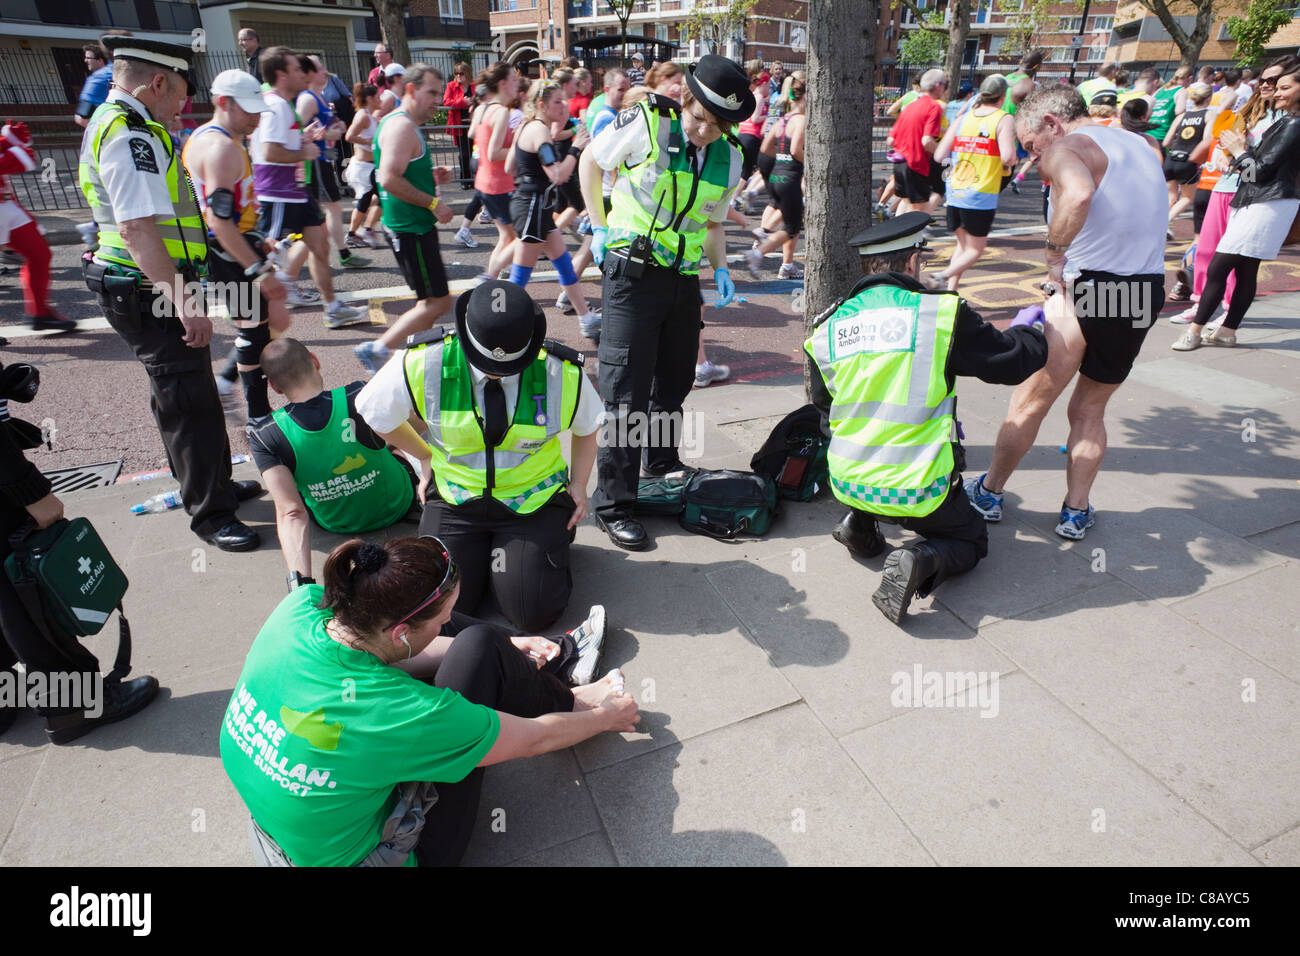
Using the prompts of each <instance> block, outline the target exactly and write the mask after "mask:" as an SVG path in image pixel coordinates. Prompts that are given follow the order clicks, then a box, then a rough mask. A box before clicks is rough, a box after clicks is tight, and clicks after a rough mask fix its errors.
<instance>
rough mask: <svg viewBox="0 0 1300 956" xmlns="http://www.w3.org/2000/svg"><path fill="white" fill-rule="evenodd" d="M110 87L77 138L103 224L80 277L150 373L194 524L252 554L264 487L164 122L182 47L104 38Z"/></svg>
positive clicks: (187, 190) (176, 95)
mask: <svg viewBox="0 0 1300 956" xmlns="http://www.w3.org/2000/svg"><path fill="white" fill-rule="evenodd" d="M103 41H104V45H105V46H106V47H107V48H108V49H109V51H110V52H111V53H112V54H113V89H112V90H111V91H110V93H109V94H108V100H107V102H105V103H104V104H103V105H101V106H100V107H99V108H98V109H97V110H96V111H95V113H94V115H93V116H92V117H91V119H90V123H89V125H88V126H87V127H86V133H85V138H84V139H83V140H82V145H81V157H80V164H79V178H80V182H81V190H82V192H83V193H85V195H86V200H87V202H88V203H89V204H90V208H91V211H92V212H93V213H94V217H95V223H96V224H97V225H98V226H99V249H98V250H97V251H96V253H95V258H94V262H93V263H90V264H88V265H87V267H86V284H87V285H88V286H89V287H90V289H91V291H92V292H95V293H97V294H99V296H100V300H101V302H102V304H103V306H104V314H105V316H106V318H107V319H108V322H109V324H110V325H111V326H112V327H113V328H114V329H115V330H116V331H117V333H118V334H119V335H120V336H122V338H123V339H124V340H125V341H126V343H127V344H128V345H130V346H131V349H132V350H133V351H134V352H135V355H136V358H138V359H139V360H140V361H141V362H142V363H143V364H144V367H145V369H146V371H147V372H148V373H149V387H150V393H151V400H150V404H151V406H152V409H153V415H154V420H155V421H156V422H157V423H158V431H159V433H160V434H161V435H162V441H163V446H164V447H165V448H166V450H167V460H168V463H169V464H170V465H171V469H172V472H173V473H174V474H175V475H176V478H177V480H178V481H179V482H180V486H181V487H180V490H181V498H182V500H183V501H184V502H185V510H186V511H187V512H188V513H189V515H190V527H191V528H192V529H193V530H194V531H195V533H196V534H198V535H199V537H201V538H203V540H205V541H207V542H209V543H210V544H215V545H216V546H217V547H219V548H221V549H222V550H224V551H250V550H252V549H253V548H256V547H257V545H258V536H257V532H256V531H253V530H252V529H250V528H248V527H246V526H245V525H244V524H243V523H242V522H240V521H239V519H238V518H237V517H236V516H235V509H236V507H237V506H238V502H239V500H241V499H242V498H247V497H252V496H253V495H255V494H257V493H258V492H259V491H260V490H261V488H260V486H259V485H258V484H257V483H256V482H234V481H232V480H231V474H230V441H229V439H228V438H227V436H226V423H225V418H224V417H223V414H222V411H221V399H220V397H219V396H218V394H217V387H216V383H215V382H214V380H213V377H212V359H211V356H210V354H209V352H208V343H209V342H210V341H211V340H212V323H211V322H210V321H209V320H208V318H207V316H206V315H205V314H204V309H203V299H202V294H201V293H200V292H199V287H198V280H199V276H200V275H201V273H202V271H203V269H204V265H205V262H206V259H207V252H208V249H207V230H206V228H205V226H204V222H203V216H202V214H201V213H200V211H199V207H198V204H197V202H196V201H195V198H194V192H193V190H192V188H191V187H190V182H189V179H188V177H187V176H186V175H185V169H184V166H183V165H182V164H181V157H180V155H179V152H178V151H177V150H176V148H175V146H174V144H173V142H172V138H171V135H170V134H169V133H168V132H167V129H166V126H165V124H166V123H168V122H170V121H171V119H172V117H173V116H175V115H177V114H178V113H179V112H180V111H181V106H182V104H183V103H184V102H185V97H186V96H187V95H191V94H193V92H194V86H193V83H192V82H190V79H189V68H190V64H189V59H188V54H189V50H188V49H187V48H185V47H178V46H174V45H172V44H169V43H160V42H158V41H155V40H142V39H138V38H136V37H121V36H106V37H104V38H103Z"/></svg>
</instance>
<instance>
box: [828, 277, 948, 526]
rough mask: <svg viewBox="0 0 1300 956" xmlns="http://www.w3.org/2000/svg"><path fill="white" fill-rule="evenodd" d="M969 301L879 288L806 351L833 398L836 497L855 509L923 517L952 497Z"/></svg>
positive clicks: (835, 315) (843, 308) (837, 314)
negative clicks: (957, 332) (961, 307)
mask: <svg viewBox="0 0 1300 956" xmlns="http://www.w3.org/2000/svg"><path fill="white" fill-rule="evenodd" d="M959 302H960V299H958V297H957V296H956V295H951V294H940V295H934V294H927V295H922V294H921V293H918V292H909V291H908V290H907V289H902V288H899V287H898V286H893V285H872V286H869V287H867V288H865V289H863V290H862V291H860V292H856V293H854V294H851V295H850V296H849V297H848V298H846V299H844V300H843V301H841V302H840V304H839V305H838V306H836V307H835V309H834V310H833V311H832V312H831V313H829V315H828V316H827V318H826V319H824V320H823V321H822V322H821V323H820V324H819V325H818V326H817V327H816V328H815V329H814V330H813V334H812V335H811V336H810V337H809V339H808V341H807V342H805V343H804V350H805V351H806V352H807V353H808V354H809V356H811V357H812V359H813V361H814V362H816V363H817V367H818V368H819V369H820V370H821V374H822V379H823V380H824V381H825V383H826V390H827V391H828V392H829V393H830V396H831V409H830V425H831V434H832V437H831V443H830V448H829V450H828V453H827V464H828V465H829V466H830V474H831V490H832V491H833V492H834V493H835V497H836V498H838V499H839V500H840V501H842V502H844V503H845V504H846V505H849V506H850V507H853V508H857V509H859V510H861V511H868V512H871V513H873V514H878V515H890V516H899V517H910V518H919V517H923V516H925V515H928V514H930V513H931V512H932V511H934V510H935V509H936V508H938V507H939V505H940V504H942V503H943V499H944V497H945V496H946V495H947V494H948V490H949V487H950V485H951V481H952V474H953V468H954V459H953V450H952V442H953V435H954V430H955V429H954V419H953V416H954V414H955V412H956V407H957V397H956V391H955V390H954V389H951V388H949V387H948V382H947V377H946V375H945V369H946V368H947V364H948V351H949V349H950V348H951V346H952V333H953V327H954V325H955V324H956V321H957V307H958V303H959Z"/></svg>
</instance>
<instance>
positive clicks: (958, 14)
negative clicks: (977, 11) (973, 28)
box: [943, 0, 971, 99]
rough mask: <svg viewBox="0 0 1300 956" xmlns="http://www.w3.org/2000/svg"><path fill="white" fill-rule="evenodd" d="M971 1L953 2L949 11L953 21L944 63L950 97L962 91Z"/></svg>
mask: <svg viewBox="0 0 1300 956" xmlns="http://www.w3.org/2000/svg"><path fill="white" fill-rule="evenodd" d="M970 4H971V0H951V3H949V5H948V9H949V10H950V11H952V21H951V22H950V23H949V24H948V54H947V56H946V57H945V58H944V61H943V71H944V73H946V74H948V97H949V98H950V99H951V98H952V97H954V96H956V95H957V91H958V90H959V89H961V60H962V57H963V56H965V55H966V38H967V37H969V36H970Z"/></svg>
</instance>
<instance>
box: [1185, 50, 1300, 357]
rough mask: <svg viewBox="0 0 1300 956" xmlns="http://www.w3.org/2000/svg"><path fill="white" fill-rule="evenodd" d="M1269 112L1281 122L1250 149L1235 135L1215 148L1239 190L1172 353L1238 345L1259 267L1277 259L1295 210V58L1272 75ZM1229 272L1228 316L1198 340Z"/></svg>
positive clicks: (1299, 203)
mask: <svg viewBox="0 0 1300 956" xmlns="http://www.w3.org/2000/svg"><path fill="white" fill-rule="evenodd" d="M1273 107H1274V109H1275V110H1276V111H1277V112H1278V113H1279V114H1280V117H1279V119H1278V120H1277V122H1275V123H1274V124H1273V125H1272V126H1271V127H1269V129H1268V131H1267V132H1265V133H1264V135H1263V136H1262V137H1261V138H1260V140H1259V145H1257V146H1255V147H1251V146H1248V145H1247V143H1246V137H1245V135H1244V134H1243V133H1241V132H1239V131H1237V130H1227V131H1225V132H1223V133H1222V134H1220V136H1219V145H1220V146H1221V147H1222V148H1223V150H1224V152H1226V153H1228V154H1229V155H1230V156H1231V157H1232V169H1233V170H1235V171H1237V172H1239V173H1240V174H1241V186H1240V187H1239V188H1238V189H1237V194H1236V195H1235V196H1234V197H1233V199H1232V214H1231V216H1230V217H1229V219H1228V227H1227V229H1226V230H1225V231H1224V233H1223V238H1222V239H1220V240H1219V245H1218V248H1217V249H1215V252H1214V258H1213V259H1211V260H1210V268H1209V271H1208V272H1207V274H1206V281H1205V290H1204V292H1203V293H1202V295H1201V301H1200V305H1199V307H1198V308H1197V311H1196V318H1195V319H1194V320H1193V324H1192V325H1190V326H1188V328H1187V331H1186V332H1185V333H1183V337H1182V338H1180V339H1179V340H1178V341H1177V342H1175V343H1174V345H1173V348H1174V350H1175V351H1178V352H1190V351H1192V350H1193V349H1198V348H1200V347H1201V346H1202V345H1220V346H1227V347H1229V348H1230V347H1232V346H1235V345H1236V344H1237V328H1238V327H1239V326H1240V325H1241V320H1242V318H1243V317H1244V316H1245V314H1246V310H1247V309H1248V308H1250V304H1251V302H1253V301H1254V299H1255V283H1256V278H1257V276H1258V274H1259V264H1260V263H1261V262H1265V261H1268V260H1271V259H1276V258H1277V254H1278V252H1279V251H1280V250H1281V248H1282V242H1283V240H1285V238H1286V235H1287V233H1288V232H1289V231H1290V229H1291V224H1292V223H1293V222H1294V221H1295V218H1296V211H1297V210H1300V60H1296V59H1294V58H1292V59H1291V60H1290V62H1289V63H1287V65H1286V72H1284V73H1283V74H1282V75H1281V76H1280V77H1278V79H1277V92H1276V93H1275V94H1274V97H1273ZM1229 273H1235V274H1236V277H1237V285H1236V288H1235V289H1234V290H1233V293H1232V302H1231V304H1230V305H1229V306H1228V314H1227V316H1226V317H1225V318H1224V320H1223V325H1222V327H1221V328H1219V329H1216V330H1214V331H1213V332H1210V333H1208V334H1203V333H1204V328H1205V324H1206V322H1208V321H1209V318H1210V316H1211V315H1213V314H1214V310H1215V309H1217V308H1218V307H1219V305H1220V303H1221V302H1222V301H1223V295H1224V289H1225V286H1226V284H1227V280H1228V275H1229Z"/></svg>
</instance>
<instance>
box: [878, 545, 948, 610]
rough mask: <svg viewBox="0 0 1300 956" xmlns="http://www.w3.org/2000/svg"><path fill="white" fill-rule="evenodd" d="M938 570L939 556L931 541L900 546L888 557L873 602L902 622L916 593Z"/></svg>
mask: <svg viewBox="0 0 1300 956" xmlns="http://www.w3.org/2000/svg"><path fill="white" fill-rule="evenodd" d="M938 570H939V556H938V555H937V554H936V553H935V552H934V549H933V548H931V547H930V546H929V545H927V544H914V545H912V546H911V547H910V548H896V549H895V550H893V551H891V552H889V557H887V558H885V567H884V570H883V571H882V572H881V575H880V587H878V588H876V593H875V594H873V595H871V602H872V603H873V604H875V605H876V607H878V608H880V613H881V614H883V615H885V617H886V618H888V619H889V620H890V621H892V622H893V623H895V624H901V623H902V621H903V617H904V615H906V614H907V606H908V605H909V604H911V603H912V597H913V595H915V594H916V592H917V591H918V590H920V589H921V586H922V585H923V584H925V582H926V581H929V580H930V579H931V578H933V577H934V575H935V574H936V573H937V572H938Z"/></svg>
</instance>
